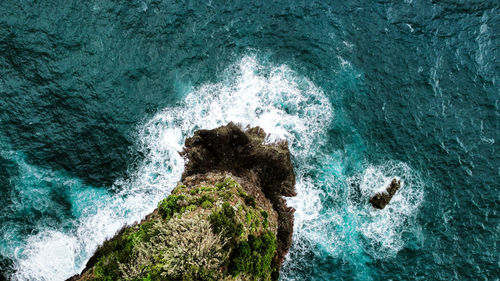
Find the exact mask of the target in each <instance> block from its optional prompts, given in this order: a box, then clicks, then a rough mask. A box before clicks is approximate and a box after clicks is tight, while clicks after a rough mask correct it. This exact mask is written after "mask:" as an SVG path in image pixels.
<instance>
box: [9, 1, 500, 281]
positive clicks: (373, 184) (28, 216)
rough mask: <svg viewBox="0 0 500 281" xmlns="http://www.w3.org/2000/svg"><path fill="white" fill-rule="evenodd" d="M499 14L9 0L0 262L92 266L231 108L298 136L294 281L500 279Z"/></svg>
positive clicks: (405, 4)
mask: <svg viewBox="0 0 500 281" xmlns="http://www.w3.org/2000/svg"><path fill="white" fill-rule="evenodd" d="M499 27H500V4H498V3H497V1H469V2H465V1H439V2H430V1H416V0H414V1H411V0H409V1H398V2H396V1H394V2H389V1H378V2H373V1H365V2H362V1H349V2H348V3H346V2H344V1H331V2H329V3H325V2H324V1H274V2H272V3H270V1H248V2H244V1H233V2H231V3H224V2H222V1H209V2H205V3H198V2H194V1H188V2H185V3H174V2H173V1H150V0H143V1H127V2H126V3H115V2H112V1H98V0H93V1H42V2H37V1H10V0H5V1H2V2H1V3H0V94H1V99H0V195H1V196H0V206H1V207H0V208H1V209H0V269H1V273H2V274H3V275H4V276H5V277H4V278H5V279H7V280H64V279H65V278H67V277H69V276H71V275H73V274H75V273H77V272H79V271H80V270H81V269H82V268H83V267H84V265H85V262H86V260H87V259H88V258H89V257H90V256H91V254H92V253H93V251H94V250H95V249H96V247H97V245H99V244H100V243H102V241H104V240H105V239H106V238H108V237H110V236H112V235H113V234H114V233H115V231H117V230H118V229H119V228H120V227H122V226H123V225H125V224H130V223H133V222H134V221H136V220H139V219H140V218H142V217H143V216H145V215H146V214H147V213H149V212H151V211H152V210H153V209H154V208H155V205H156V202H158V201H159V200H160V199H161V198H163V197H165V196H166V195H168V194H169V192H170V190H171V189H172V188H173V186H174V184H175V183H176V182H177V181H178V180H179V179H180V175H181V173H182V169H183V165H184V163H183V160H182V159H181V158H180V157H179V155H178V154H177V151H179V150H180V149H181V148H182V144H183V142H184V139H185V138H186V137H187V136H190V135H191V134H192V133H193V132H194V131H195V130H197V129H199V128H214V127H217V126H219V125H222V124H226V123H227V122H229V121H234V122H239V123H240V124H242V126H246V125H247V124H250V125H252V126H255V125H258V126H261V127H263V128H264V129H265V130H266V132H269V133H271V135H270V137H269V141H273V140H276V139H287V140H288V141H289V144H290V150H291V153H292V159H293V163H294V166H295V171H296V174H297V190H298V195H297V197H295V198H290V199H288V201H289V204H290V205H291V206H293V207H294V208H295V209H296V215H295V230H294V243H293V246H292V249H291V250H290V252H289V255H288V257H287V259H286V261H285V264H284V265H283V268H282V272H281V280H498V278H499V276H500V258H499V257H500V255H499V250H498V248H497V242H498V241H499V234H498V233H499V230H500V229H499V225H500V224H499V222H500V221H499V214H498V205H499V203H500V194H499V191H498V182H499V180H500V159H499V158H500V157H499V153H498V151H499V133H498V132H499V131H498V128H499V120H500V119H499V108H498V107H499V98H500V88H499V86H498V81H499V73H500V65H499V61H498V60H499V58H500V54H499V46H500V39H499V32H500V29H499ZM393 177H398V178H400V179H401V182H402V184H403V185H402V188H401V190H400V191H398V194H397V195H396V196H395V197H394V198H393V201H392V202H391V204H390V205H389V206H388V207H387V208H386V209H384V210H382V211H378V210H374V209H372V208H371V207H370V206H369V204H368V203H367V201H368V199H369V197H370V196H371V195H372V194H374V193H375V192H376V191H378V190H381V189H383V188H385V186H386V185H387V184H388V183H389V182H390V181H391V180H392V178H393ZM0 279H2V277H0Z"/></svg>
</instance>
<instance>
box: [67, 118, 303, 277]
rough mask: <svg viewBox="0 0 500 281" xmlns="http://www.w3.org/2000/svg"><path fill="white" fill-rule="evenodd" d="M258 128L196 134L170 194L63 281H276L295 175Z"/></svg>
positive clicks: (282, 148)
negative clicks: (181, 173)
mask: <svg viewBox="0 0 500 281" xmlns="http://www.w3.org/2000/svg"><path fill="white" fill-rule="evenodd" d="M265 138H266V134H265V133H264V131H263V130H262V129H260V128H258V127H255V128H247V130H245V131H244V130H242V129H240V128H239V127H238V126H236V125H235V124H233V123H229V124H228V125H226V126H222V127H219V128H216V129H213V130H199V131H197V132H195V134H194V136H193V137H191V138H188V139H187V140H186V143H185V148H184V150H183V151H182V152H181V155H182V156H184V157H185V158H186V160H187V163H186V167H185V171H184V173H183V175H182V179H181V181H180V182H179V183H178V185H177V186H176V187H175V189H174V190H173V191H172V193H171V195H170V196H168V197H167V198H165V199H164V200H162V201H161V202H160V203H159V204H158V208H157V209H156V210H154V211H153V213H151V214H149V215H148V216H147V217H146V218H145V219H144V220H143V221H141V222H140V223H137V224H135V225H133V226H129V227H125V228H123V229H122V230H120V231H119V232H118V233H117V234H116V235H115V236H114V237H113V238H111V239H110V240H108V241H106V242H104V244H103V245H101V246H100V247H99V248H98V249H97V251H96V253H95V254H94V255H93V256H92V257H91V258H90V260H89V261H88V263H87V265H86V268H85V269H84V271H83V272H82V273H81V274H80V275H75V276H73V277H72V278H70V279H68V280H277V279H278V276H279V267H280V266H281V263H282V262H283V259H284V256H285V255H286V253H287V251H288V249H289V248H290V245H291V240H292V230H293V211H294V210H293V209H292V208H290V207H287V205H286V201H285V200H284V199H283V196H294V195H295V189H294V185H295V175H294V173H293V167H292V164H291V161H290V155H289V151H288V146H287V143H286V142H279V143H273V144H266V143H265Z"/></svg>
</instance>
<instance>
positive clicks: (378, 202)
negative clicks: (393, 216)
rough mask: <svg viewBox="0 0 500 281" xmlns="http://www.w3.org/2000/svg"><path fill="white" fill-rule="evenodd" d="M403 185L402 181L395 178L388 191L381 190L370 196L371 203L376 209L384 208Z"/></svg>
mask: <svg viewBox="0 0 500 281" xmlns="http://www.w3.org/2000/svg"><path fill="white" fill-rule="evenodd" d="M400 187H401V181H399V180H397V179H393V180H392V182H391V184H390V185H389V186H388V187H387V189H386V191H383V192H379V193H377V194H375V195H374V196H373V197H372V198H370V201H369V202H370V203H371V204H372V206H373V207H374V208H376V209H383V208H385V206H386V205H387V204H389V202H390V201H391V199H392V197H393V196H394V194H396V191H398V189H399V188H400Z"/></svg>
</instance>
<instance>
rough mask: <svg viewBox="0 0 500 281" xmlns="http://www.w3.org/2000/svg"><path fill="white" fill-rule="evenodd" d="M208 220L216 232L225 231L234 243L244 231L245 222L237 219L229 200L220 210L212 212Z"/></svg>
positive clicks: (226, 235) (225, 234)
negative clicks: (242, 222)
mask: <svg viewBox="0 0 500 281" xmlns="http://www.w3.org/2000/svg"><path fill="white" fill-rule="evenodd" d="M208 220H209V221H210V224H211V225H212V228H213V230H214V231H215V232H217V233H223V234H224V236H225V237H229V239H230V241H231V242H232V243H234V241H236V239H237V238H238V237H239V236H240V235H241V234H242V233H243V224H241V223H239V222H238V221H237V220H236V214H235V212H234V210H233V207H231V205H229V203H227V202H225V203H224V204H222V207H221V208H220V209H219V210H217V211H215V212H213V213H212V214H210V216H209V217H208Z"/></svg>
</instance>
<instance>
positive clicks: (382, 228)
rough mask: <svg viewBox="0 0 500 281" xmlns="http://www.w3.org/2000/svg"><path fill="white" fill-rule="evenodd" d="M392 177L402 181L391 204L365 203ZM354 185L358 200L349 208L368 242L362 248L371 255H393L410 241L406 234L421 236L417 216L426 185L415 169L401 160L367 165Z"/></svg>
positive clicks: (352, 202) (384, 186)
mask: <svg viewBox="0 0 500 281" xmlns="http://www.w3.org/2000/svg"><path fill="white" fill-rule="evenodd" d="M394 178H397V179H399V180H401V188H400V189H399V190H398V192H396V194H395V195H394V197H393V198H392V199H391V202H390V204H388V205H387V206H386V207H385V208H384V209H383V210H377V209H374V208H372V207H371V205H369V204H366V202H367V201H368V200H369V198H370V197H371V196H373V195H374V194H375V193H377V192H380V191H385V189H386V188H387V186H389V184H390V182H391V181H392V179H394ZM357 184H359V190H357V191H356V192H359V193H360V200H359V201H348V210H349V212H351V213H353V214H356V216H357V217H358V218H359V220H360V223H359V225H358V231H359V233H360V234H361V235H362V236H363V237H364V238H365V239H366V240H367V241H368V243H369V245H367V246H366V247H365V250H366V251H367V252H368V254H369V255H370V256H371V257H373V258H376V259H381V258H387V257H388V256H393V255H395V254H396V253H397V252H399V251H400V250H401V249H402V248H403V247H404V246H405V243H407V242H409V241H405V240H404V239H403V235H405V234H406V235H411V236H412V237H413V239H418V238H419V237H420V235H419V233H418V232H419V231H420V228H419V227H418V225H417V224H416V215H417V214H418V208H419V207H420V205H421V204H422V202H423V199H424V187H425V184H424V181H423V180H422V178H421V177H420V176H419V175H418V173H417V172H415V171H414V170H412V169H411V168H410V167H409V166H408V165H407V164H405V163H403V162H395V161H389V162H387V163H385V164H384V165H380V166H373V165H370V166H368V167H367V168H366V169H365V171H364V173H363V174H362V175H361V178H360V181H359V183H357ZM351 186H355V185H351ZM349 192H353V191H352V190H350V191H349ZM413 242H419V241H413Z"/></svg>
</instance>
